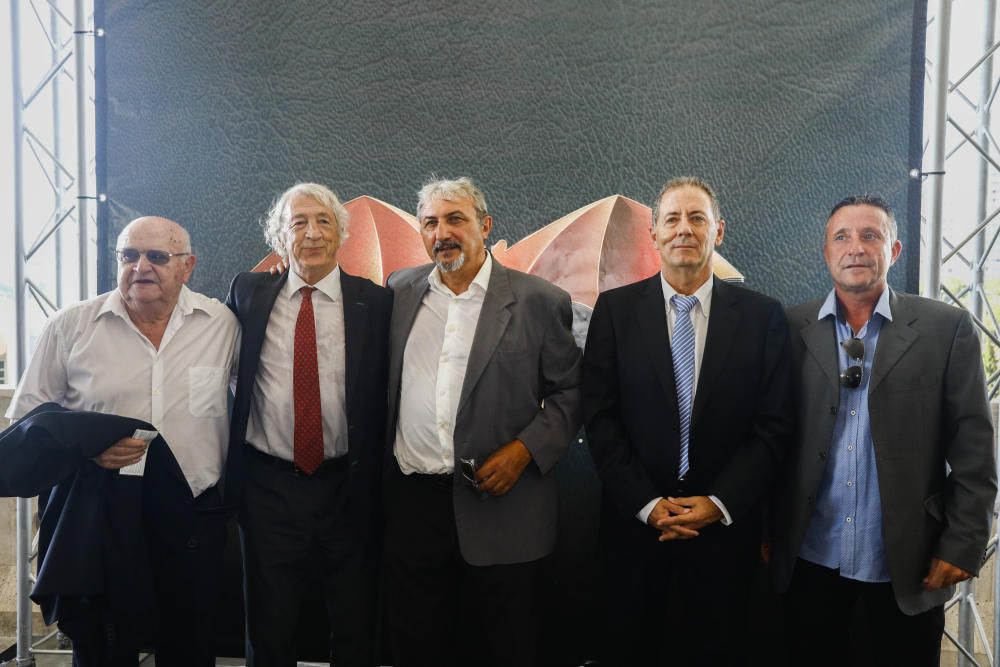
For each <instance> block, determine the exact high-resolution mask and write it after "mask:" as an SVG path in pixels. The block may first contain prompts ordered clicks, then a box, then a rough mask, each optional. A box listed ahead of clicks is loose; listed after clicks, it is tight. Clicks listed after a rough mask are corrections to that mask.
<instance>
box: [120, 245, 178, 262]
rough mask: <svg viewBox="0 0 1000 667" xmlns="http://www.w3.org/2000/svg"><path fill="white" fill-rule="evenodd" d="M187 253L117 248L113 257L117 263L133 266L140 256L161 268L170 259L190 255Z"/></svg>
mask: <svg viewBox="0 0 1000 667" xmlns="http://www.w3.org/2000/svg"><path fill="white" fill-rule="evenodd" d="M190 254H191V253H189V252H167V251H166V250H139V249H137V248H117V249H116V250H115V256H116V257H118V261H119V262H120V263H121V264H135V263H136V262H138V261H139V257H141V256H142V255H145V256H146V259H148V260H149V263H150V264H156V265H157V266H163V265H164V264H166V263H167V262H169V261H170V258H171V257H183V256H184V255H190Z"/></svg>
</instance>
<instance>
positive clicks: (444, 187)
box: [417, 175, 488, 225]
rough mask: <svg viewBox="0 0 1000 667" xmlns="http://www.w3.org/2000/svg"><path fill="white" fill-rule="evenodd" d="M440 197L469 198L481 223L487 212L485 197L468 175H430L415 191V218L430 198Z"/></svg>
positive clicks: (418, 216)
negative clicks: (443, 176)
mask: <svg viewBox="0 0 1000 667" xmlns="http://www.w3.org/2000/svg"><path fill="white" fill-rule="evenodd" d="M438 197H440V198H441V199H446V200H448V201H458V200H459V199H471V200H472V205H473V207H474V208H475V209H476V218H477V219H478V220H479V224H480V225H482V224H483V221H484V220H485V219H486V216H487V215H488V212H487V210H486V197H484V196H483V192H482V190H480V189H479V188H478V187H476V184H475V183H473V182H472V179H471V178H469V177H468V176H462V177H461V178H454V179H449V178H435V177H434V176H433V175H431V180H429V181H427V182H426V183H424V186H423V187H422V188H420V191H419V192H418V193H417V220H418V221H419V220H420V215H421V213H423V210H424V209H425V208H426V207H427V205H428V204H430V203H431V200H432V199H435V198H438Z"/></svg>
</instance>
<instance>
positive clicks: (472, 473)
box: [458, 459, 479, 488]
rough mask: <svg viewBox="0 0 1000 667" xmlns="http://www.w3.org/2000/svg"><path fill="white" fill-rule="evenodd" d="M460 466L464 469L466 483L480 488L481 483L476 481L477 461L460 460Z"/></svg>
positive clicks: (463, 474) (463, 475)
mask: <svg viewBox="0 0 1000 667" xmlns="http://www.w3.org/2000/svg"><path fill="white" fill-rule="evenodd" d="M458 464H459V466H461V468H462V477H463V478H464V479H465V481H466V482H468V483H469V484H471V485H472V486H474V487H476V488H479V482H478V481H477V480H476V467H477V466H476V459H459V460H458Z"/></svg>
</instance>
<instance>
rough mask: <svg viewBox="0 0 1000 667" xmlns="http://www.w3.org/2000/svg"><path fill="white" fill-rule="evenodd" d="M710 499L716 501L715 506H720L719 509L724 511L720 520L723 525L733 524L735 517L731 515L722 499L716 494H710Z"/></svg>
mask: <svg viewBox="0 0 1000 667" xmlns="http://www.w3.org/2000/svg"><path fill="white" fill-rule="evenodd" d="M708 499H709V500H711V501H712V502H713V503H715V506H716V507H718V508H719V510H720V511H721V512H722V519H721V520H720V521H719V523H721V524H722V525H723V526H729V525H731V524H732V523H733V517H731V516H729V510H727V509H726V506H725V505H723V504H722V501H721V500H719V499H718V498H716V497H715V496H709V497H708Z"/></svg>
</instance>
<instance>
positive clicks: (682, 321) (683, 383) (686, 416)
mask: <svg viewBox="0 0 1000 667" xmlns="http://www.w3.org/2000/svg"><path fill="white" fill-rule="evenodd" d="M670 302H671V303H672V304H673V305H674V308H675V309H676V310H677V317H676V319H675V321H674V335H673V337H672V338H671V340H670V349H671V351H672V352H673V355H674V381H675V382H676V383H677V412H678V413H679V415H680V426H681V442H680V446H681V460H680V466H678V468H677V476H678V477H684V475H686V474H687V471H688V469H689V468H690V467H691V464H690V462H689V460H688V447H689V445H690V442H691V402H692V401H691V398H692V395H693V394H694V325H692V324H691V309H692V308H694V305H695V304H696V303H698V297H696V296H681V295H680V294H675V295H674V296H672V297H670Z"/></svg>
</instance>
